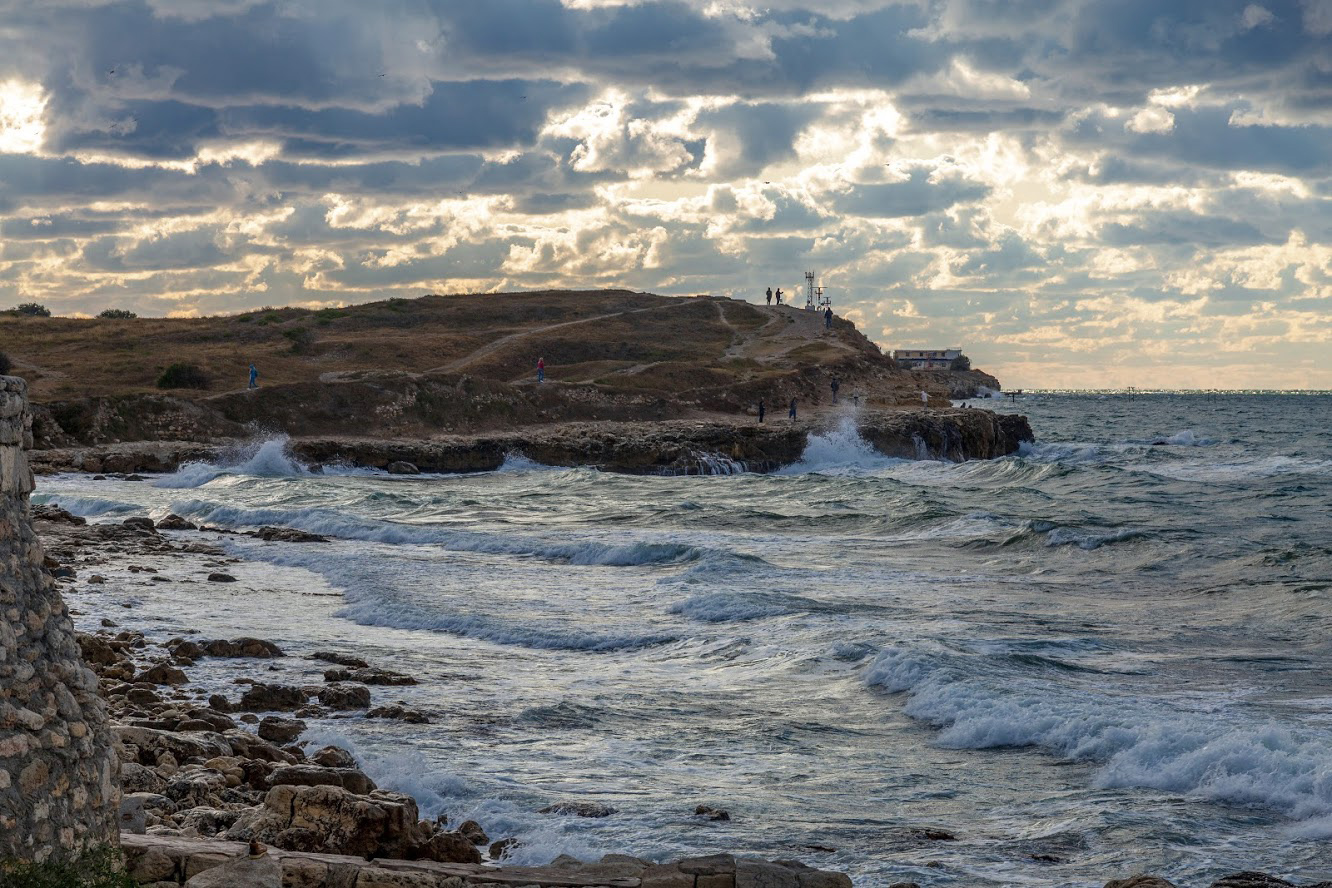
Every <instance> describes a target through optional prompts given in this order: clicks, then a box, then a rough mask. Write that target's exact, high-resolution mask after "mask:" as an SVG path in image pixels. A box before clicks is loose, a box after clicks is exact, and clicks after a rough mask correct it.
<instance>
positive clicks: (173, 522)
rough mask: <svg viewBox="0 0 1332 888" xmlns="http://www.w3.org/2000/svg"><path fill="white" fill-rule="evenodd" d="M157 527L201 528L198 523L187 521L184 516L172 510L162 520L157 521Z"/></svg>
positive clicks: (171, 528)
mask: <svg viewBox="0 0 1332 888" xmlns="http://www.w3.org/2000/svg"><path fill="white" fill-rule="evenodd" d="M157 529H158V530H198V529H199V526H198V525H197V524H195V523H193V522H191V521H186V520H185V519H184V518H182V517H180V516H179V515H177V514H176V513H174V512H172V513H171V514H170V515H168V516H166V517H165V518H163V519H162V520H161V521H159V522H157Z"/></svg>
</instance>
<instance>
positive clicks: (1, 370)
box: [0, 352, 14, 376]
mask: <svg viewBox="0 0 1332 888" xmlns="http://www.w3.org/2000/svg"><path fill="white" fill-rule="evenodd" d="M13 366H14V365H13V364H11V363H10V362H9V355H7V354H5V353H4V352H0V376H7V375H9V370H10V368H11V367H13Z"/></svg>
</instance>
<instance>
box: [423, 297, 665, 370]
mask: <svg viewBox="0 0 1332 888" xmlns="http://www.w3.org/2000/svg"><path fill="white" fill-rule="evenodd" d="M685 304H687V302H686V300H683V299H681V300H680V301H679V303H678V304H667V305H651V306H648V307H647V308H635V309H631V310H629V311H615V312H611V313H610V314H604V315H596V316H594V317H590V318H579V319H578V320H576V321H561V322H560V323H558V324H550V325H548V326H545V327H537V328H536V329H533V330H520V331H519V332H517V333H510V334H509V335H508V336H501V337H500V338H499V339H496V340H495V341H494V342H488V343H486V344H485V345H483V346H481V347H480V348H478V349H477V350H476V351H474V352H471V353H469V354H466V355H463V356H462V357H461V358H458V359H456V360H453V361H450V362H449V363H447V364H444V365H443V366H441V367H435V368H434V369H432V370H426V371H424V372H426V373H453V372H455V371H457V370H461V369H463V368H464V367H466V366H468V365H469V364H475V363H476V362H477V361H479V360H481V359H482V358H484V357H488V356H489V355H492V354H494V353H495V352H497V351H499V350H500V349H501V348H503V347H504V346H505V345H507V344H509V343H510V342H512V341H513V340H515V339H523V338H524V337H527V336H536V335H538V334H540V333H549V332H550V331H551V330H559V329H561V328H563V327H574V326H577V325H578V324H590V323H592V322H593V321H605V320H608V319H610V318H619V317H623V316H625V315H632V314H642V313H643V312H645V311H662V310H666V309H671V308H678V307H679V305H685Z"/></svg>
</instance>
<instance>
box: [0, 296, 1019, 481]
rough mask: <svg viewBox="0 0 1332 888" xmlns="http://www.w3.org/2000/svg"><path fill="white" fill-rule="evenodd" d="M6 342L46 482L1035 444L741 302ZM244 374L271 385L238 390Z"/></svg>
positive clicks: (382, 306)
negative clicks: (251, 458)
mask: <svg viewBox="0 0 1332 888" xmlns="http://www.w3.org/2000/svg"><path fill="white" fill-rule="evenodd" d="M8 327H13V328H14V329H13V330H9V329H8ZM0 330H2V331H3V332H6V333H9V332H12V333H14V334H15V336H14V337H13V341H15V342H17V343H20V344H21V347H20V348H15V349H13V350H12V351H11V352H10V357H11V359H12V360H13V362H14V364H15V367H16V368H17V369H18V372H20V373H21V374H23V375H24V376H25V377H27V378H28V380H29V382H30V384H31V386H32V391H33V397H34V402H35V403H34V405H33V414H34V422H33V436H34V441H35V446H36V449H37V453H36V454H35V455H34V460H33V462H34V465H35V466H36V468H37V471H39V472H44V471H64V470H82V471H89V472H122V473H128V472H158V471H172V470H174V469H175V468H177V467H178V466H179V465H181V464H182V463H186V462H197V461H215V460H216V458H217V455H218V453H219V452H220V451H223V450H226V449H228V448H230V449H234V448H235V447H236V446H237V445H238V443H239V442H245V441H254V440H263V439H268V438H272V437H274V436H278V435H281V436H286V437H288V438H290V439H291V443H290V449H291V451H292V453H293V454H294V455H295V456H296V457H297V458H298V459H300V460H302V461H304V462H309V463H314V464H321V463H344V464H348V465H353V466H368V467H377V468H388V467H389V466H390V465H394V464H399V463H400V464H405V465H410V466H413V467H415V468H416V469H418V470H421V471H431V472H465V471H486V470H491V469H494V468H496V467H498V466H499V465H500V464H502V463H503V461H504V459H505V458H506V457H507V456H508V455H510V454H521V455H523V456H525V457H527V458H528V459H531V460H534V461H536V462H540V463H546V464H550V465H567V466H594V467H597V468H601V469H603V470H606V471H616V472H629V473H638V474H645V473H657V474H692V473H698V472H708V471H734V470H738V469H744V470H747V471H768V470H771V469H774V468H778V467H781V466H784V465H789V464H791V463H793V462H796V461H797V460H799V458H800V455H801V453H802V452H803V447H804V442H805V440H806V437H807V435H808V433H809V432H811V431H826V430H827V429H829V428H832V427H835V426H837V425H839V424H841V423H843V422H852V423H854V424H855V425H856V426H857V427H858V429H859V431H860V433H861V435H862V436H863V437H864V438H866V439H867V440H869V441H870V442H872V443H873V444H874V446H875V447H876V448H878V449H879V450H881V451H882V452H883V453H885V454H888V455H891V456H902V457H907V458H936V459H952V460H966V459H989V458H993V457H996V456H1002V455H1005V454H1009V453H1012V452H1014V451H1015V450H1016V449H1017V446H1018V444H1019V443H1020V442H1021V441H1024V440H1030V439H1031V429H1030V428H1029V427H1028V426H1027V424H1026V420H1025V419H1023V418H1021V417H1015V416H996V415H993V414H991V413H989V412H986V411H978V410H966V411H958V410H953V409H951V408H950V401H949V399H950V398H970V397H975V396H976V395H978V394H980V393H983V392H989V391H995V390H997V389H998V387H999V381H998V380H996V379H994V377H992V376H989V375H987V374H985V373H983V372H980V371H959V372H951V371H939V370H933V371H926V372H911V371H905V370H902V369H900V368H899V367H898V366H897V364H896V363H895V362H894V361H893V360H892V358H891V357H889V356H887V355H885V354H884V353H883V351H882V350H881V349H880V347H879V346H878V345H876V344H875V343H873V342H871V341H870V340H869V339H867V338H866V337H865V336H864V335H863V334H862V333H861V332H860V331H859V330H857V329H856V327H855V325H854V324H852V323H851V322H850V321H848V320H845V319H841V318H837V319H834V321H833V322H832V323H831V324H830V325H828V324H825V323H824V320H823V318H822V317H821V316H820V315H818V314H817V313H815V312H809V311H803V310H801V309H797V308H794V307H791V306H781V307H767V306H757V305H752V304H749V303H746V302H739V301H735V300H731V299H713V298H708V297H698V298H693V299H674V298H667V297H661V296H653V295H651V294H646V293H630V292H626V291H596V292H579V293H569V292H560V293H512V294H486V295H478V296H449V297H443V296H427V297H423V298H422V299H418V300H390V301H389V302H386V303H371V304H368V305H362V306H354V307H349V308H346V309H339V310H336V311H321V312H310V311H305V310H301V309H273V310H266V311H264V312H260V313H251V314H245V315H238V316H232V317H222V318H205V319H142V320H138V319H135V320H132V321H121V320H106V319H94V320H76V319H69V318H39V319H0ZM539 358H541V359H544V363H545V377H544V381H541V380H538V379H537V374H536V371H535V364H536V362H537V360H538V359H539ZM248 362H254V363H255V364H256V366H257V367H258V368H259V373H260V376H259V386H258V387H257V388H247V387H244V386H243V385H242V384H241V383H242V381H243V380H244V378H245V368H246V366H247V364H248ZM182 367H184V368H188V370H189V372H188V373H185V372H183V371H181V368H182ZM168 370H171V371H172V372H167V371H168ZM839 395H840V397H839ZM792 402H795V404H796V405H797V409H798V413H799V416H800V421H799V422H788V421H787V418H786V416H787V409H788V407H789V405H790V404H791V403H792ZM760 404H763V405H765V407H766V413H767V417H766V418H767V422H766V423H764V424H762V425H760V424H759V423H758V417H757V412H758V407H759V405H760Z"/></svg>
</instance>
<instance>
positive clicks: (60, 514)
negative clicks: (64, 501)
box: [31, 503, 88, 527]
mask: <svg viewBox="0 0 1332 888" xmlns="http://www.w3.org/2000/svg"><path fill="white" fill-rule="evenodd" d="M31 509H32V519H33V520H34V521H50V522H51V523H53V524H70V525H73V526H75V527H84V526H86V525H87V524H88V519H87V518H80V517H79V516H78V515H74V514H72V513H70V512H67V511H65V510H64V509H62V508H60V507H59V506H48V505H41V504H38V503H33V505H32V506H31Z"/></svg>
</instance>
